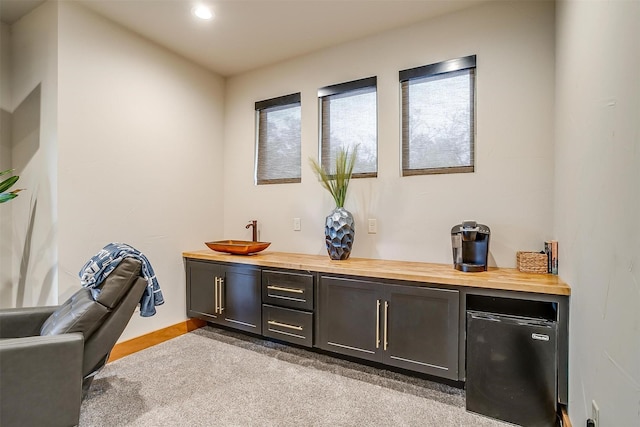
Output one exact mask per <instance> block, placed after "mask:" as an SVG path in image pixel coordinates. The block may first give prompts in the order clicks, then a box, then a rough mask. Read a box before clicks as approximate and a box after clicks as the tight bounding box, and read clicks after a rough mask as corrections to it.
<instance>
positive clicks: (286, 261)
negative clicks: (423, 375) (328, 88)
mask: <svg viewBox="0 0 640 427" xmlns="http://www.w3.org/2000/svg"><path fill="white" fill-rule="evenodd" d="M182 256H183V257H184V258H189V259H197V260H205V261H218V262H227V263H235V264H248V265H255V266H259V267H271V268H282V269H291V270H308V271H317V272H320V273H333V274H342V275H351V276H360V277H372V278H380V279H394V280H404V281H411V282H419V283H433V284H440V285H454V286H467V287H472V288H485V289H498V290H505V291H520V292H533V293H539V294H550V295H570V294H571V288H570V287H569V285H567V284H566V283H564V282H563V281H562V279H560V278H559V277H558V276H556V275H552V274H534V273H521V272H519V271H518V270H516V269H515V268H496V267H493V268H492V267H489V270H488V271H483V272H479V273H463V272H461V271H458V270H456V269H454V268H453V266H452V265H451V264H430V263H424V262H409V261H388V260H381V259H368V258H349V259H348V260H344V261H334V260H331V259H330V258H329V257H328V256H327V255H305V254H296V253H286V252H270V251H265V252H260V253H256V254H253V255H230V254H224V253H218V252H214V251H212V250H208V249H205V250H200V251H193V252H183V254H182Z"/></svg>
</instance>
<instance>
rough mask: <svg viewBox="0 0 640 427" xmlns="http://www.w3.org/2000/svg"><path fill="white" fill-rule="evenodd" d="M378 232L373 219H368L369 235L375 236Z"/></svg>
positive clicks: (375, 221) (376, 224) (376, 223)
mask: <svg viewBox="0 0 640 427" xmlns="http://www.w3.org/2000/svg"><path fill="white" fill-rule="evenodd" d="M377 232H378V221H377V220H375V219H369V234H376V233H377Z"/></svg>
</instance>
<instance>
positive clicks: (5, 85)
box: [0, 22, 13, 307]
mask: <svg viewBox="0 0 640 427" xmlns="http://www.w3.org/2000/svg"><path fill="white" fill-rule="evenodd" d="M10 36H11V32H10V29H9V26H8V25H6V24H5V23H4V22H0V171H4V170H7V169H9V168H11V75H10V73H11V68H10V67H9V62H10V56H9V49H10V43H9V42H10ZM4 178H6V177H5V176H3V177H0V181H2V180H3V179H4ZM12 234H13V233H12V215H11V206H10V205H8V204H6V203H5V204H3V205H0V307H11V306H13V299H12V297H11V294H12V290H13V286H12V285H11V282H12V279H13V277H12V272H13V262H12V260H11V246H12V245H11V236H12Z"/></svg>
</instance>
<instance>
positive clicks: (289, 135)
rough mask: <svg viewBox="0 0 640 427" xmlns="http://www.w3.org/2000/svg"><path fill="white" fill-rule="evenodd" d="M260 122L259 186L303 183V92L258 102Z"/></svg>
mask: <svg viewBox="0 0 640 427" xmlns="http://www.w3.org/2000/svg"><path fill="white" fill-rule="evenodd" d="M256 121H257V132H256V134H257V143H256V166H255V179H256V184H258V185H261V184H281V183H291V182H300V181H301V151H300V141H301V136H300V135H301V133H300V93H296V94H292V95H287V96H282V97H278V98H273V99H268V100H265V101H260V102H256Z"/></svg>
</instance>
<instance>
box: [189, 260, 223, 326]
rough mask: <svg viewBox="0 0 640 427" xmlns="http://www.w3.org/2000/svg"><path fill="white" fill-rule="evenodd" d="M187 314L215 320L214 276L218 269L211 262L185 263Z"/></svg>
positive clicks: (217, 274) (218, 273) (216, 316)
mask: <svg viewBox="0 0 640 427" xmlns="http://www.w3.org/2000/svg"><path fill="white" fill-rule="evenodd" d="M187 274H188V276H187V283H188V286H187V315H189V316H193V317H200V318H204V319H206V320H209V321H216V320H217V319H218V317H219V315H218V314H216V312H215V311H216V310H215V290H214V283H215V278H216V277H217V276H220V272H219V269H218V268H217V266H215V265H213V264H207V263H204V262H196V261H190V262H188V263H187Z"/></svg>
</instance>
